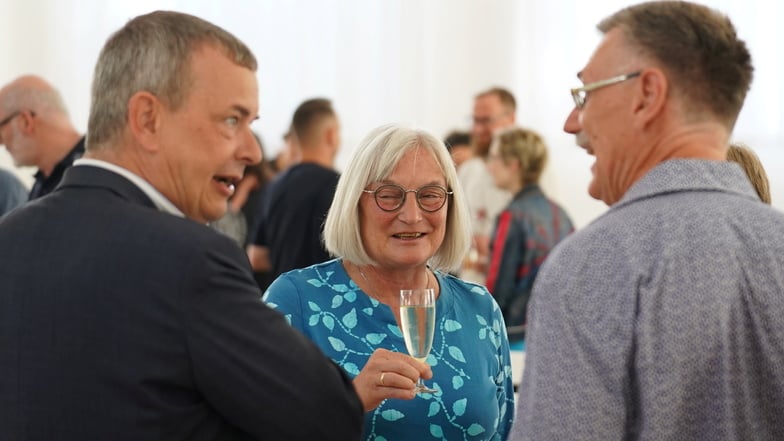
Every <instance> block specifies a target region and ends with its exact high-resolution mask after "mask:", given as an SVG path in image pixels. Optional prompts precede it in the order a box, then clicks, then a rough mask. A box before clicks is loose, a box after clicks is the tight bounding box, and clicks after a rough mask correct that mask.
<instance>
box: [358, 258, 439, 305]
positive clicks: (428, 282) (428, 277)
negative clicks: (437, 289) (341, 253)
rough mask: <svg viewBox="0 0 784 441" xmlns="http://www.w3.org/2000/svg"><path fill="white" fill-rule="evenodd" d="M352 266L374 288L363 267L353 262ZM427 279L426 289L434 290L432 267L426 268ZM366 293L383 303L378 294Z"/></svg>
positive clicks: (366, 291)
mask: <svg viewBox="0 0 784 441" xmlns="http://www.w3.org/2000/svg"><path fill="white" fill-rule="evenodd" d="M352 265H354V266H355V267H356V268H357V271H359V275H360V276H362V278H363V279H365V283H367V284H368V286H372V284H371V283H370V280H369V279H368V277H367V276H366V275H365V272H364V271H362V267H360V266H359V265H357V264H355V263H353V262H352ZM425 277H426V278H427V281H426V282H425V288H432V287H431V286H430V267H425ZM364 291H365V293H366V294H367V295H369V296H370V297H372V298H374V299H376V300H378V301H379V302H381V298H379V297H378V295H376V294H373V293H371V292H370V291H368V290H364ZM381 303H383V302H381Z"/></svg>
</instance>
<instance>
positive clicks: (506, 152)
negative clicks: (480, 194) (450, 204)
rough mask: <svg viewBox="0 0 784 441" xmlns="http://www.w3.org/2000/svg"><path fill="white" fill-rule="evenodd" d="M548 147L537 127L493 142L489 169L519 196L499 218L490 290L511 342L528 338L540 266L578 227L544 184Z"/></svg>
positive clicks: (507, 132) (492, 244)
mask: <svg viewBox="0 0 784 441" xmlns="http://www.w3.org/2000/svg"><path fill="white" fill-rule="evenodd" d="M547 156H548V155H547V145H546V144H545V142H544V140H543V139H542V137H541V136H540V135H539V134H538V133H536V132H534V131H533V130H529V129H523V128H510V129H503V130H501V131H500V132H497V133H496V134H495V136H494V137H493V142H492V144H491V145H490V155H489V158H488V160H487V167H488V168H489V169H490V174H492V175H493V179H494V180H495V185H497V186H498V187H499V188H503V189H504V190H508V191H509V192H511V193H512V194H513V195H514V197H513V198H512V201H511V202H510V203H509V205H508V206H507V207H506V208H504V210H503V211H501V213H500V214H499V215H498V218H497V219H496V223H495V227H494V229H493V236H492V240H491V241H490V267H489V270H488V273H487V283H486V286H487V289H488V290H489V291H490V293H491V294H492V295H493V297H494V298H495V300H496V302H498V306H500V307H501V312H503V314H504V320H505V322H506V326H507V330H508V331H509V334H510V335H509V339H510V340H521V339H523V338H524V337H525V315H526V311H527V306H528V301H529V297H530V296H531V289H533V285H534V280H535V279H536V275H537V273H538V272H539V268H540V267H541V266H542V264H543V263H544V261H545V259H546V258H547V255H548V254H549V253H550V250H552V249H553V247H555V245H557V244H558V243H559V242H560V241H561V240H563V239H564V238H565V237H566V236H567V235H569V234H570V233H571V232H573V231H574V226H573V225H572V220H571V219H570V218H569V215H568V214H567V213H566V211H565V210H564V209H563V207H561V206H560V205H558V204H557V203H556V202H555V201H553V200H552V199H550V198H548V197H547V196H546V195H545V194H544V192H542V188H541V187H540V186H539V178H540V177H541V176H542V172H543V171H544V168H545V166H546V165H547Z"/></svg>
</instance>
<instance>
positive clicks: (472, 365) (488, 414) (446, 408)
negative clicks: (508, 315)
mask: <svg viewBox="0 0 784 441" xmlns="http://www.w3.org/2000/svg"><path fill="white" fill-rule="evenodd" d="M436 278H437V280H438V283H439V284H440V287H441V294H440V295H439V297H438V300H437V301H436V332H435V336H434V339H433V349H432V351H431V352H430V356H429V357H428V358H427V363H428V364H429V365H430V366H431V368H432V370H433V378H432V379H431V380H427V381H426V384H427V386H429V387H432V388H433V389H436V390H438V391H439V392H437V393H435V394H420V395H417V397H415V398H414V399H412V400H395V399H388V400H385V401H383V402H382V403H381V404H380V405H379V406H378V407H377V408H376V409H374V410H372V411H369V412H367V413H366V414H365V432H364V435H363V439H365V440H373V441H383V440H387V441H397V440H429V439H433V440H449V441H457V440H505V439H506V438H507V435H508V433H509V430H510V428H511V424H512V416H513V413H514V409H513V408H514V395H513V390H512V376H511V374H512V373H511V366H510V360H509V343H508V341H507V338H506V332H505V327H504V321H503V318H502V316H501V311H500V310H499V309H498V305H497V304H496V303H495V301H493V299H492V297H491V296H490V294H489V293H488V292H487V290H486V289H485V288H484V287H482V286H480V285H475V284H472V283H468V282H464V281H462V280H460V279H457V278H455V277H453V276H450V275H444V274H441V273H436ZM264 299H265V301H266V302H267V303H268V304H269V305H270V306H272V307H273V308H276V309H278V310H279V311H280V312H282V313H283V314H284V315H285V316H286V318H287V319H288V320H289V322H290V323H291V324H292V326H294V327H295V328H297V329H299V330H300V331H302V332H303V333H304V334H305V335H306V336H308V338H310V339H311V340H312V341H314V342H315V343H316V344H317V345H318V346H319V347H320V348H321V349H322V350H323V351H324V352H325V353H326V354H327V356H328V357H330V358H332V359H333V360H335V362H336V363H338V364H339V365H340V366H342V367H343V369H345V370H346V371H347V372H348V373H349V375H351V376H352V377H354V376H356V375H357V374H358V373H359V371H360V370H361V369H362V368H363V367H364V366H365V363H366V362H367V360H368V358H369V357H370V355H371V354H372V353H373V352H374V351H375V350H376V349H378V348H384V349H388V350H391V351H396V352H403V353H406V347H405V342H404V341H403V335H402V333H401V331H400V328H399V327H398V326H397V323H396V321H395V317H394V315H393V314H392V311H391V310H390V309H389V307H387V306H386V305H384V304H382V303H379V302H378V301H377V300H375V299H374V298H372V297H370V296H368V295H367V294H365V293H364V292H363V291H362V290H361V289H360V288H359V287H358V286H357V285H356V284H355V283H354V281H353V280H351V279H350V278H349V276H348V274H347V273H346V271H345V269H344V268H343V265H342V261H341V260H331V261H328V262H324V263H321V264H317V265H313V266H310V267H308V268H305V269H300V270H294V271H290V272H288V273H284V274H283V275H281V276H280V277H279V278H278V279H276V280H275V282H273V283H272V285H270V287H269V289H268V290H267V292H266V294H265V297H264Z"/></svg>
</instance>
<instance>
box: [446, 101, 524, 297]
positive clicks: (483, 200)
mask: <svg viewBox="0 0 784 441" xmlns="http://www.w3.org/2000/svg"><path fill="white" fill-rule="evenodd" d="M516 111H517V102H516V100H515V97H514V95H512V93H511V92H509V91H508V90H506V89H504V88H501V87H493V88H490V89H487V90H485V91H483V92H481V93H479V94H478V95H476V97H475V98H474V109H473V115H472V122H473V124H472V126H471V143H472V146H473V153H472V154H473V156H472V157H471V159H469V160H467V161H466V162H464V163H463V164H462V165H461V166H460V170H458V176H459V177H460V184H462V186H463V188H464V189H465V192H466V199H467V200H468V208H469V210H471V231H472V236H473V243H472V247H471V249H470V251H469V253H468V254H467V255H466V258H465V260H464V261H463V266H462V269H461V270H460V277H462V278H464V279H466V280H470V281H473V282H477V283H485V280H487V264H488V260H489V252H490V251H489V249H490V234H491V233H492V229H493V224H494V223H495V219H496V216H498V213H500V212H501V210H503V209H504V207H506V206H507V204H509V201H510V200H511V199H512V194H511V193H510V192H508V191H506V190H502V189H500V188H498V187H496V185H495V184H494V183H493V177H492V176H490V172H489V171H488V170H487V155H488V152H489V151H490V142H491V141H492V140H493V133H494V132H496V131H498V130H500V129H504V128H506V127H511V126H513V125H514V124H515V118H516V117H515V114H516Z"/></svg>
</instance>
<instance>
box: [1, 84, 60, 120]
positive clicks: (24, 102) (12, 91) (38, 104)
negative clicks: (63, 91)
mask: <svg viewBox="0 0 784 441" xmlns="http://www.w3.org/2000/svg"><path fill="white" fill-rule="evenodd" d="M20 110H31V111H33V112H35V113H36V114H44V113H50V112H51V113H57V114H63V115H67V114H68V110H67V109H66V107H65V104H64V102H63V98H62V97H61V96H60V92H58V91H57V90H56V89H55V88H54V87H52V85H51V84H49V82H47V81H46V80H44V79H43V78H41V77H39V76H36V75H24V76H21V77H19V78H17V79H15V80H14V81H11V82H10V83H8V84H7V85H5V86H4V87H3V88H2V89H0V116H2V115H5V114H8V113H11V112H17V111H20Z"/></svg>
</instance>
